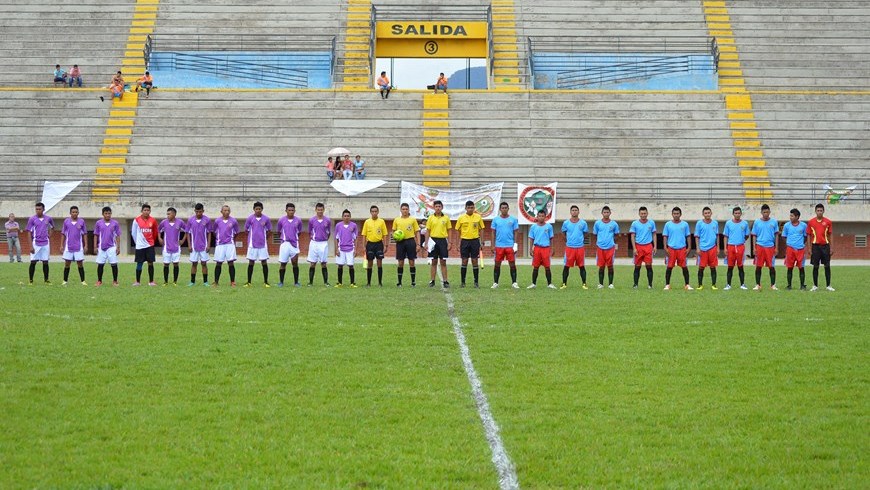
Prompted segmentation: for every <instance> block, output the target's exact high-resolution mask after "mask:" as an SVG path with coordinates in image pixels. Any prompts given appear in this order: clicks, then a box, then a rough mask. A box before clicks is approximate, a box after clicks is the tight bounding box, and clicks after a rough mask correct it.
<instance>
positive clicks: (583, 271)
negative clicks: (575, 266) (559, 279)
mask: <svg viewBox="0 0 870 490" xmlns="http://www.w3.org/2000/svg"><path fill="white" fill-rule="evenodd" d="M580 280H581V281H582V282H583V284H586V266H581V267H580Z"/></svg>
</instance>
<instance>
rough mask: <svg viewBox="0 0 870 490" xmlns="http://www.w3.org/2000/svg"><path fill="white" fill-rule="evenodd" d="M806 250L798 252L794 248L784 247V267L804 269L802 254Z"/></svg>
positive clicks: (803, 254)
mask: <svg viewBox="0 0 870 490" xmlns="http://www.w3.org/2000/svg"><path fill="white" fill-rule="evenodd" d="M805 251H806V249H804V248H802V249H800V250H798V249H796V248H791V247H786V249H785V266H786V267H788V268H789V269H791V268H793V267H794V266H797V268H798V269H803V268H804V256H805V255H806V254H805V253H804V252H805Z"/></svg>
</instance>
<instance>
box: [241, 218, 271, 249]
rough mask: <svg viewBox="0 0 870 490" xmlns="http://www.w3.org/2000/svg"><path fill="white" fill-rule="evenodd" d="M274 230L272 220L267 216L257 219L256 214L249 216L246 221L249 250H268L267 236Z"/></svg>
mask: <svg viewBox="0 0 870 490" xmlns="http://www.w3.org/2000/svg"><path fill="white" fill-rule="evenodd" d="M271 230H272V220H270V219H269V217H268V216H266V215H265V214H261V215H260V217H259V218H257V215H256V214H252V215H250V216H248V219H247V221H245V231H247V232H248V248H266V235H267V234H268V233H269V232H270V231H271Z"/></svg>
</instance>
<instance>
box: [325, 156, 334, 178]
mask: <svg viewBox="0 0 870 490" xmlns="http://www.w3.org/2000/svg"><path fill="white" fill-rule="evenodd" d="M326 176H327V177H329V183H332V181H333V180H335V163H333V161H332V157H329V158H327V159H326Z"/></svg>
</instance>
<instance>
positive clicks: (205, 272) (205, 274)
mask: <svg viewBox="0 0 870 490" xmlns="http://www.w3.org/2000/svg"><path fill="white" fill-rule="evenodd" d="M194 282H196V281H194ZM202 282H203V283H206V282H208V269H206V268H205V267H203V268H202Z"/></svg>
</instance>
